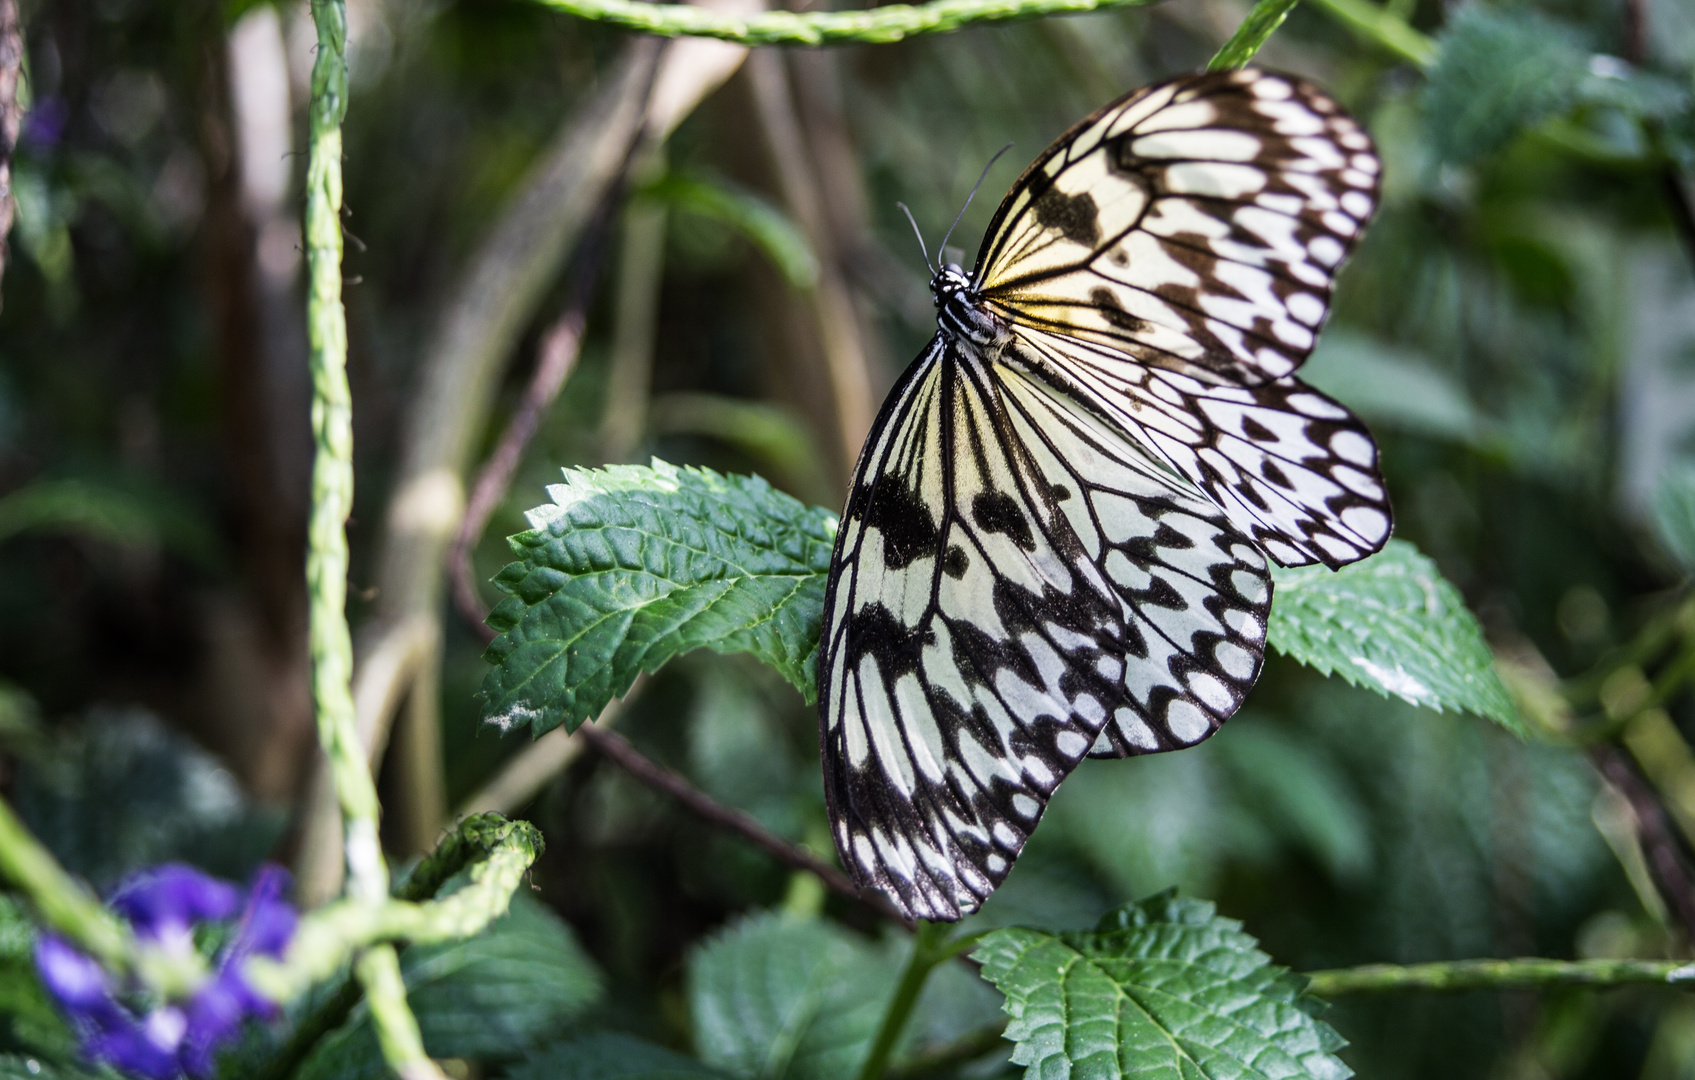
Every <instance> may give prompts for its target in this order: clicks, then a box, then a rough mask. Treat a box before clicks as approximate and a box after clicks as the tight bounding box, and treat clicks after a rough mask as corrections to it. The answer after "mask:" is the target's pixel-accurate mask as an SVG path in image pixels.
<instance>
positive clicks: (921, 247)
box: [895, 202, 936, 276]
mask: <svg viewBox="0 0 1695 1080" xmlns="http://www.w3.org/2000/svg"><path fill="white" fill-rule="evenodd" d="M895 205H896V206H898V207H900V212H901V213H903V214H905V215H906V221H907V224H909V225H911V226H912V235H914V236H916V237H918V250H919V251H921V252H923V253H924V267H925V269H927V270H929V271H930V273H931V275H932V276H933V275H934V274H935V273H936V266H935V264H934V263H932V262H931V261H930V251H929V249H928V248H926V247H925V246H924V232H923V230H921V229H920V228H919V227H918V222H917V221H915V220H913V217H912V211H911V210H908V209H907V208H906V204H905V203H903V202H898V203H895Z"/></svg>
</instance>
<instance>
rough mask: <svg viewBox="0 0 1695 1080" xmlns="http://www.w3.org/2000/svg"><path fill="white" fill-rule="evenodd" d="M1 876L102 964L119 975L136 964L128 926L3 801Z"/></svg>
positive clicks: (49, 922) (0, 805) (50, 923)
mask: <svg viewBox="0 0 1695 1080" xmlns="http://www.w3.org/2000/svg"><path fill="white" fill-rule="evenodd" d="M0 876H4V877H5V878H6V880H7V881H10V882H11V883H12V884H13V885H14V886H16V887H17V888H18V889H19V890H21V891H22V892H23V894H24V895H25V896H27V897H29V900H30V903H31V904H33V905H34V907H35V910H36V913H37V914H38V915H40V917H41V919H42V921H43V922H45V923H46V924H47V925H48V926H51V927H52V928H53V929H55V930H57V931H58V932H59V933H61V934H63V935H64V936H65V937H67V938H69V939H70V940H72V941H73V942H75V943H76V944H77V945H80V946H81V947H82V948H83V949H85V950H87V951H88V952H89V953H90V954H91V955H93V956H95V957H97V958H98V959H99V960H100V961H101V963H103V964H105V965H106V966H107V967H109V968H115V969H117V970H119V971H126V970H129V969H130V968H131V967H132V966H133V957H134V956H135V948H136V942H135V938H134V937H133V936H131V934H130V932H129V930H128V928H127V927H125V926H124V924H123V923H122V922H120V921H119V920H118V919H117V918H116V917H115V916H114V915H113V914H112V913H111V912H110V911H107V910H106V909H105V908H104V907H103V906H101V904H100V901H98V900H96V899H95V898H94V897H93V896H92V895H90V893H89V892H88V890H87V889H85V888H83V887H82V883H81V882H79V881H77V880H76V879H75V878H73V877H71V875H69V874H67V873H65V870H64V868H63V867H61V866H60V865H59V864H58V863H57V862H55V861H54V859H53V856H52V854H50V853H49V852H48V850H47V849H46V848H44V847H42V846H41V841H39V840H37V839H36V838H35V837H33V836H31V835H30V833H29V830H28V829H26V828H24V823H23V822H21V821H19V820H18V816H17V814H15V813H13V812H12V808H11V807H10V806H9V805H7V804H6V803H5V802H3V801H0Z"/></svg>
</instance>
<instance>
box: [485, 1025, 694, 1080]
mask: <svg viewBox="0 0 1695 1080" xmlns="http://www.w3.org/2000/svg"><path fill="white" fill-rule="evenodd" d="M506 1075H507V1080H727V1078H726V1077H725V1074H723V1073H721V1072H718V1071H716V1070H714V1069H712V1068H710V1067H708V1066H706V1065H702V1064H701V1063H700V1062H698V1061H696V1060H695V1059H694V1058H691V1057H684V1056H683V1055H682V1054H679V1053H677V1052H676V1051H675V1050H667V1049H665V1048H664V1047H663V1046H655V1045H654V1044H653V1043H650V1042H643V1041H642V1040H641V1039H635V1038H631V1037H630V1036H628V1035H617V1034H613V1033H610V1032H600V1033H597V1034H594V1035H586V1036H584V1037H582V1038H579V1039H571V1040H570V1041H568V1042H562V1043H557V1044H555V1045H553V1046H550V1047H548V1048H547V1049H545V1050H543V1051H542V1052H541V1053H539V1054H537V1055H536V1056H534V1057H532V1058H530V1059H529V1060H528V1061H526V1062H524V1064H522V1065H520V1066H518V1067H517V1068H516V1069H513V1070H512V1071H511V1072H509V1073H507V1074H506Z"/></svg>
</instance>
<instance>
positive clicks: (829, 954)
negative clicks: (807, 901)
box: [688, 914, 900, 1080]
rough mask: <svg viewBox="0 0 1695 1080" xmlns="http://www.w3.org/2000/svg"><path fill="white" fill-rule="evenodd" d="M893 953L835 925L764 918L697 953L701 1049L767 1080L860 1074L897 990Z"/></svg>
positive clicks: (723, 1064) (695, 997) (694, 996)
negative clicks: (861, 1066)
mask: <svg viewBox="0 0 1695 1080" xmlns="http://www.w3.org/2000/svg"><path fill="white" fill-rule="evenodd" d="M899 969H900V960H899V958H898V957H891V956H890V955H889V954H888V953H886V952H885V951H884V950H882V949H880V948H878V947H877V946H875V945H874V944H872V943H871V942H869V941H866V940H865V939H863V938H860V937H858V936H857V935H854V934H851V933H849V932H847V931H845V930H842V929H839V928H837V927H835V926H832V925H830V924H828V923H822V922H818V921H815V920H803V919H796V918H790V917H785V916H779V915H770V914H766V915H756V916H754V917H752V918H749V919H745V920H743V921H741V922H739V923H737V924H736V925H735V926H733V927H731V928H730V929H729V930H728V931H726V932H725V933H723V934H720V935H718V936H717V937H715V938H713V939H712V940H711V941H709V942H707V944H706V945H705V946H703V947H702V948H700V949H699V950H697V951H696V952H695V953H694V955H693V956H692V957H690V960H689V974H688V996H689V1007H690V1010H691V1012H692V1014H693V1017H694V1027H695V1048H696V1050H698V1051H699V1053H700V1056H701V1057H702V1058H703V1059H704V1060H706V1061H707V1062H709V1063H710V1064H712V1065H715V1066H717V1067H719V1068H721V1069H723V1070H724V1071H725V1072H728V1073H731V1074H732V1075H735V1076H739V1077H748V1078H758V1080H852V1078H853V1077H855V1076H857V1075H858V1072H859V1067H860V1065H861V1064H862V1063H863V1062H864V1060H865V1055H866V1053H867V1052H868V1051H869V1050H870V1046H871V1040H872V1038H873V1037H874V1036H875V1035H876V1032H877V1026H878V1024H879V1023H880V1021H881V1019H882V1015H883V1011H884V1008H885V1007H886V1006H887V1003H888V999H889V995H890V994H891V993H893V992H894V983H895V979H894V975H893V973H894V972H896V971H898V970H899Z"/></svg>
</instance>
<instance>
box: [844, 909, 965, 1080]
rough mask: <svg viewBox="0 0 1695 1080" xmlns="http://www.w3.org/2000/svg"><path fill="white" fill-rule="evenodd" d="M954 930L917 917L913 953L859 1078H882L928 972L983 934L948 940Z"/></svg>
mask: <svg viewBox="0 0 1695 1080" xmlns="http://www.w3.org/2000/svg"><path fill="white" fill-rule="evenodd" d="M953 929H954V928H953V924H951V923H934V922H925V921H924V920H922V919H921V920H919V922H918V927H917V929H916V930H915V931H914V932H913V935H912V955H910V956H908V957H907V959H906V969H905V970H904V971H902V972H901V975H900V982H899V983H898V984H897V985H896V986H895V993H894V996H893V997H891V998H890V999H889V1007H888V1008H887V1009H885V1010H884V1011H883V1021H882V1023H881V1024H879V1025H878V1027H877V1036H876V1038H875V1039H873V1040H872V1043H871V1050H870V1052H869V1053H868V1054H866V1055H865V1064H864V1065H863V1066H861V1067H860V1070H859V1080H882V1077H883V1074H884V1073H885V1072H887V1071H888V1068H889V1060H890V1059H891V1058H892V1057H894V1053H895V1046H896V1044H898V1043H899V1042H900V1037H901V1034H902V1033H903V1032H905V1031H906V1024H907V1021H908V1020H909V1019H911V1017H912V1007H913V1006H914V1005H916V1004H918V995H919V994H920V993H922V992H923V990H924V983H925V981H926V980H928V979H929V978H930V972H932V971H934V970H936V965H938V964H941V963H944V962H946V961H948V960H952V959H953V958H954V957H956V956H958V955H959V954H960V953H963V952H964V951H965V950H967V949H969V948H971V946H972V945H974V944H976V943H977V939H978V938H980V937H981V936H982V935H981V934H965V935H962V936H960V937H957V938H954V939H952V940H951V941H950V940H949V938H948V935H949V934H951V933H953Z"/></svg>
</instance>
